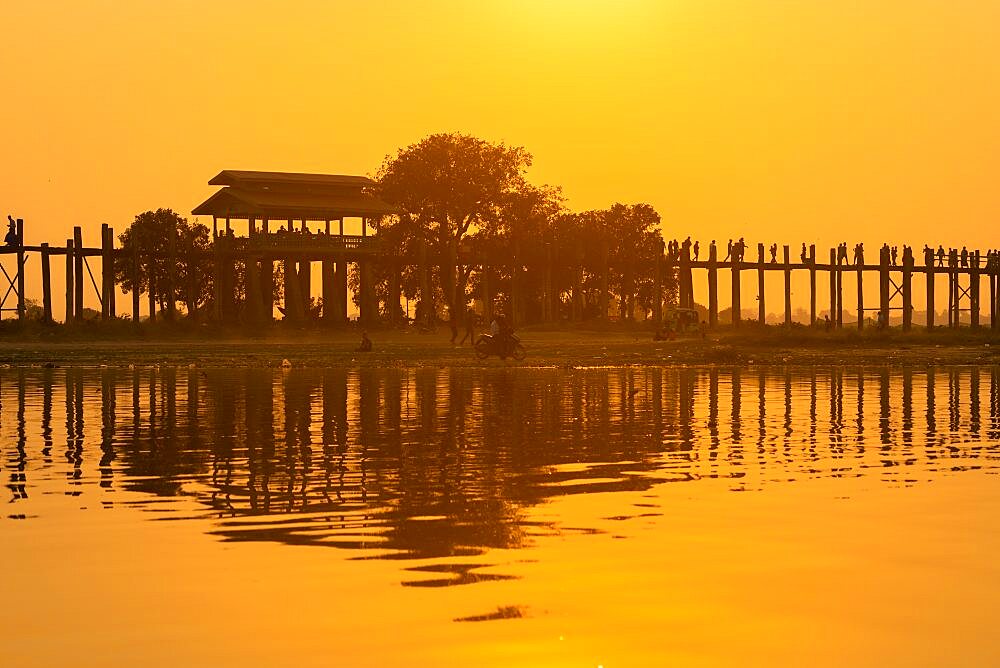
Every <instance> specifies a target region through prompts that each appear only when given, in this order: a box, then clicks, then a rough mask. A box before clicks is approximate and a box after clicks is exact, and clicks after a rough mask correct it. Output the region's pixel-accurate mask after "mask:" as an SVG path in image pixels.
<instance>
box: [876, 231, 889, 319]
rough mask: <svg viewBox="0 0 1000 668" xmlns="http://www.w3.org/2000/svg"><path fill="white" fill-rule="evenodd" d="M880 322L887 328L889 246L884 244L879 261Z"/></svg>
mask: <svg viewBox="0 0 1000 668" xmlns="http://www.w3.org/2000/svg"><path fill="white" fill-rule="evenodd" d="M878 275H879V281H878V288H879V300H878V324H879V327H881V328H883V329H885V328H887V327H888V326H889V285H890V283H889V247H888V246H882V250H881V251H880V252H879V263H878Z"/></svg>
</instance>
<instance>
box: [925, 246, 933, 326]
mask: <svg viewBox="0 0 1000 668" xmlns="http://www.w3.org/2000/svg"><path fill="white" fill-rule="evenodd" d="M924 268H925V269H926V272H927V274H926V276H927V300H926V301H927V329H929V330H930V329H934V272H935V269H934V249H933V248H924Z"/></svg>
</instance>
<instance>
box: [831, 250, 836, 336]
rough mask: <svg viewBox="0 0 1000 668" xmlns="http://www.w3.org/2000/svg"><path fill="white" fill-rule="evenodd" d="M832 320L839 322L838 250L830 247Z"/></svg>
mask: <svg viewBox="0 0 1000 668" xmlns="http://www.w3.org/2000/svg"><path fill="white" fill-rule="evenodd" d="M830 322H832V323H833V324H834V325H836V324H837V251H836V250H835V249H833V248H831V249H830Z"/></svg>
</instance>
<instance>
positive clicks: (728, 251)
mask: <svg viewBox="0 0 1000 668" xmlns="http://www.w3.org/2000/svg"><path fill="white" fill-rule="evenodd" d="M732 257H733V240H732V239H730V240H729V246H728V247H727V249H726V259H725V260H723V262H729V260H730V259H732Z"/></svg>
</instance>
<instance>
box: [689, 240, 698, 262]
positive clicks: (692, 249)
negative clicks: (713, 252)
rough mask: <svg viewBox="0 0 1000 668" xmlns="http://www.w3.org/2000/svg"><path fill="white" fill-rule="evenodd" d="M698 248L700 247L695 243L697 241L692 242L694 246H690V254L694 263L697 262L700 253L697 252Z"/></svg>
mask: <svg viewBox="0 0 1000 668" xmlns="http://www.w3.org/2000/svg"><path fill="white" fill-rule="evenodd" d="M699 248H700V247H699V246H698V242H697V241H696V242H694V245H693V246H691V253H692V254H693V255H694V261H695V262H697V261H698V253H699V252H700V251H699Z"/></svg>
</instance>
